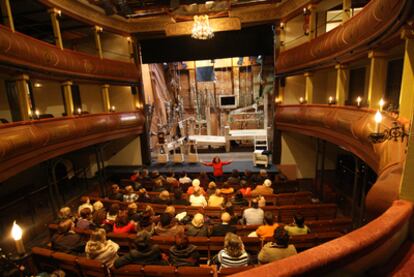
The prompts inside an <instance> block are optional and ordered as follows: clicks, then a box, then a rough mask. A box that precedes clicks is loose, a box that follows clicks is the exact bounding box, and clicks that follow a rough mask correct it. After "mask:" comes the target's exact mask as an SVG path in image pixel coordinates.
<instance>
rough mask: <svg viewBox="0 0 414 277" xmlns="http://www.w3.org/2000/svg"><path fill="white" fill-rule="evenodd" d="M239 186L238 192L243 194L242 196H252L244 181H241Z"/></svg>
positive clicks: (250, 189)
mask: <svg viewBox="0 0 414 277" xmlns="http://www.w3.org/2000/svg"><path fill="white" fill-rule="evenodd" d="M240 186H241V189H240V192H241V193H242V194H243V196H250V195H251V194H252V188H251V187H249V184H248V182H247V181H246V180H241V181H240Z"/></svg>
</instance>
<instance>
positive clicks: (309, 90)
mask: <svg viewBox="0 0 414 277" xmlns="http://www.w3.org/2000/svg"><path fill="white" fill-rule="evenodd" d="M313 81H314V80H313V73H311V72H306V73H305V100H306V101H307V103H308V104H312V103H313V86H314V85H313Z"/></svg>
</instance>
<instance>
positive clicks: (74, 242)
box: [51, 219, 85, 254]
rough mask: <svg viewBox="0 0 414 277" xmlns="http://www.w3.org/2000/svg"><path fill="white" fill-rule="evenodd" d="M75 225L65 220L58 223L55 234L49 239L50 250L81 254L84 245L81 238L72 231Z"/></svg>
mask: <svg viewBox="0 0 414 277" xmlns="http://www.w3.org/2000/svg"><path fill="white" fill-rule="evenodd" d="M74 228H75V223H73V221H72V220H70V219H66V220H63V221H62V222H60V223H59V225H58V229H57V232H56V234H54V235H53V236H52V238H51V246H52V249H53V250H55V251H59V252H64V253H68V254H76V253H78V254H79V253H83V252H84V250H85V243H84V241H83V240H82V238H81V236H80V235H78V234H76V233H75V231H74Z"/></svg>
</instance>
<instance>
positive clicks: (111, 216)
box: [106, 204, 120, 224]
mask: <svg viewBox="0 0 414 277" xmlns="http://www.w3.org/2000/svg"><path fill="white" fill-rule="evenodd" d="M119 210H120V208H119V205H118V204H112V205H111V207H110V208H109V211H108V213H107V214H106V220H107V221H108V223H112V224H113V223H115V220H116V217H117V216H118V213H119Z"/></svg>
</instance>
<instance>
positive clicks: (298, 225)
mask: <svg viewBox="0 0 414 277" xmlns="http://www.w3.org/2000/svg"><path fill="white" fill-rule="evenodd" d="M285 230H286V231H287V232H288V233H289V236H295V235H306V234H309V233H310V229H309V228H308V226H306V225H305V218H304V217H303V216H302V215H300V214H296V215H295V216H294V218H293V223H292V224H291V225H286V226H285Z"/></svg>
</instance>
